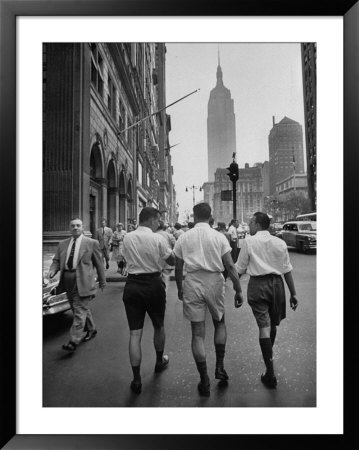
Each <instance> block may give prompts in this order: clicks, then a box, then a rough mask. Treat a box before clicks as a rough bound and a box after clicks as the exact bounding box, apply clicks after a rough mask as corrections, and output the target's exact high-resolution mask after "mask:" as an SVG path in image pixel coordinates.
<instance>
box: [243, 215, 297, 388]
mask: <svg viewBox="0 0 359 450" xmlns="http://www.w3.org/2000/svg"><path fill="white" fill-rule="evenodd" d="M269 224H270V219H269V217H268V215H267V214H265V213H263V212H256V213H255V214H254V215H253V217H252V218H251V220H250V222H249V232H250V235H251V236H248V237H247V238H246V239H244V240H243V246H242V250H241V253H240V254H239V257H238V261H237V263H236V268H237V270H238V272H239V274H240V275H241V274H243V273H246V272H247V273H248V274H249V275H250V279H249V283H248V290H247V298H248V304H249V305H250V306H251V308H252V311H253V314H254V317H255V319H256V322H257V325H258V328H259V345H260V348H261V351H262V355H263V360H264V363H265V366H266V372H265V373H264V374H263V375H261V380H262V383H263V384H264V385H265V386H266V387H268V388H272V389H273V388H275V387H276V386H277V378H276V376H275V374H274V367H273V345H274V342H275V338H276V334H277V326H278V325H279V324H280V321H281V320H282V319H284V318H285V317H286V304H285V303H286V299H285V289H284V283H283V279H282V274H283V275H284V279H285V281H286V283H287V285H288V288H289V291H290V295H291V296H290V306H291V308H292V309H293V311H295V309H296V308H297V306H298V299H297V295H296V292H295V287H294V281H293V277H292V272H291V271H292V269H293V267H292V265H291V263H290V260H289V254H288V250H287V245H286V244H285V242H284V241H282V240H281V239H279V238H277V237H275V236H272V235H271V234H270V233H269V231H268V228H269ZM236 306H240V305H236Z"/></svg>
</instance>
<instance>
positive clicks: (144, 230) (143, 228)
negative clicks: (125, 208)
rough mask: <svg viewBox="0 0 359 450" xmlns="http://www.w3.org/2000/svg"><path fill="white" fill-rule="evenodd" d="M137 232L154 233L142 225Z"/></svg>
mask: <svg viewBox="0 0 359 450" xmlns="http://www.w3.org/2000/svg"><path fill="white" fill-rule="evenodd" d="M137 230H138V231H142V232H143V233H153V231H152V230H151V228H148V227H144V226H142V225H139V226H138V227H137Z"/></svg>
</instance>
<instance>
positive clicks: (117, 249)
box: [112, 223, 127, 275]
mask: <svg viewBox="0 0 359 450" xmlns="http://www.w3.org/2000/svg"><path fill="white" fill-rule="evenodd" d="M126 234H127V232H126V231H125V230H124V229H123V224H122V223H118V224H116V231H115V232H114V233H113V235H112V261H116V262H117V267H118V270H117V272H119V273H120V274H121V275H125V272H126V260H125V258H124V256H123V238H124V237H125V236H126Z"/></svg>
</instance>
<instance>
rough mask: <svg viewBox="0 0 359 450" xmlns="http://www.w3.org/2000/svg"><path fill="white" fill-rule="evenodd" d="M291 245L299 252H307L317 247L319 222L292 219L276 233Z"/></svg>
mask: <svg viewBox="0 0 359 450" xmlns="http://www.w3.org/2000/svg"><path fill="white" fill-rule="evenodd" d="M276 236H277V237H279V238H280V239H283V240H284V242H285V243H286V244H287V245H288V246H289V247H295V248H296V249H297V251H299V252H303V253H304V252H307V251H308V250H315V249H316V248H317V223H316V222H313V221H290V222H286V223H285V224H284V225H283V229H282V230H281V231H279V232H278V233H277V234H276Z"/></svg>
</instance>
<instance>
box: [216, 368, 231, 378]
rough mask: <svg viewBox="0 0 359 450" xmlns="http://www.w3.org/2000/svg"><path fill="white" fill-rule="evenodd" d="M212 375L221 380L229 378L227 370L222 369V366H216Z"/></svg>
mask: <svg viewBox="0 0 359 450" xmlns="http://www.w3.org/2000/svg"><path fill="white" fill-rule="evenodd" d="M214 377H215V378H217V380H221V381H227V380H228V379H229V376H228V374H227V372H226V371H225V370H224V369H223V367H216V371H215V372H214Z"/></svg>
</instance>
